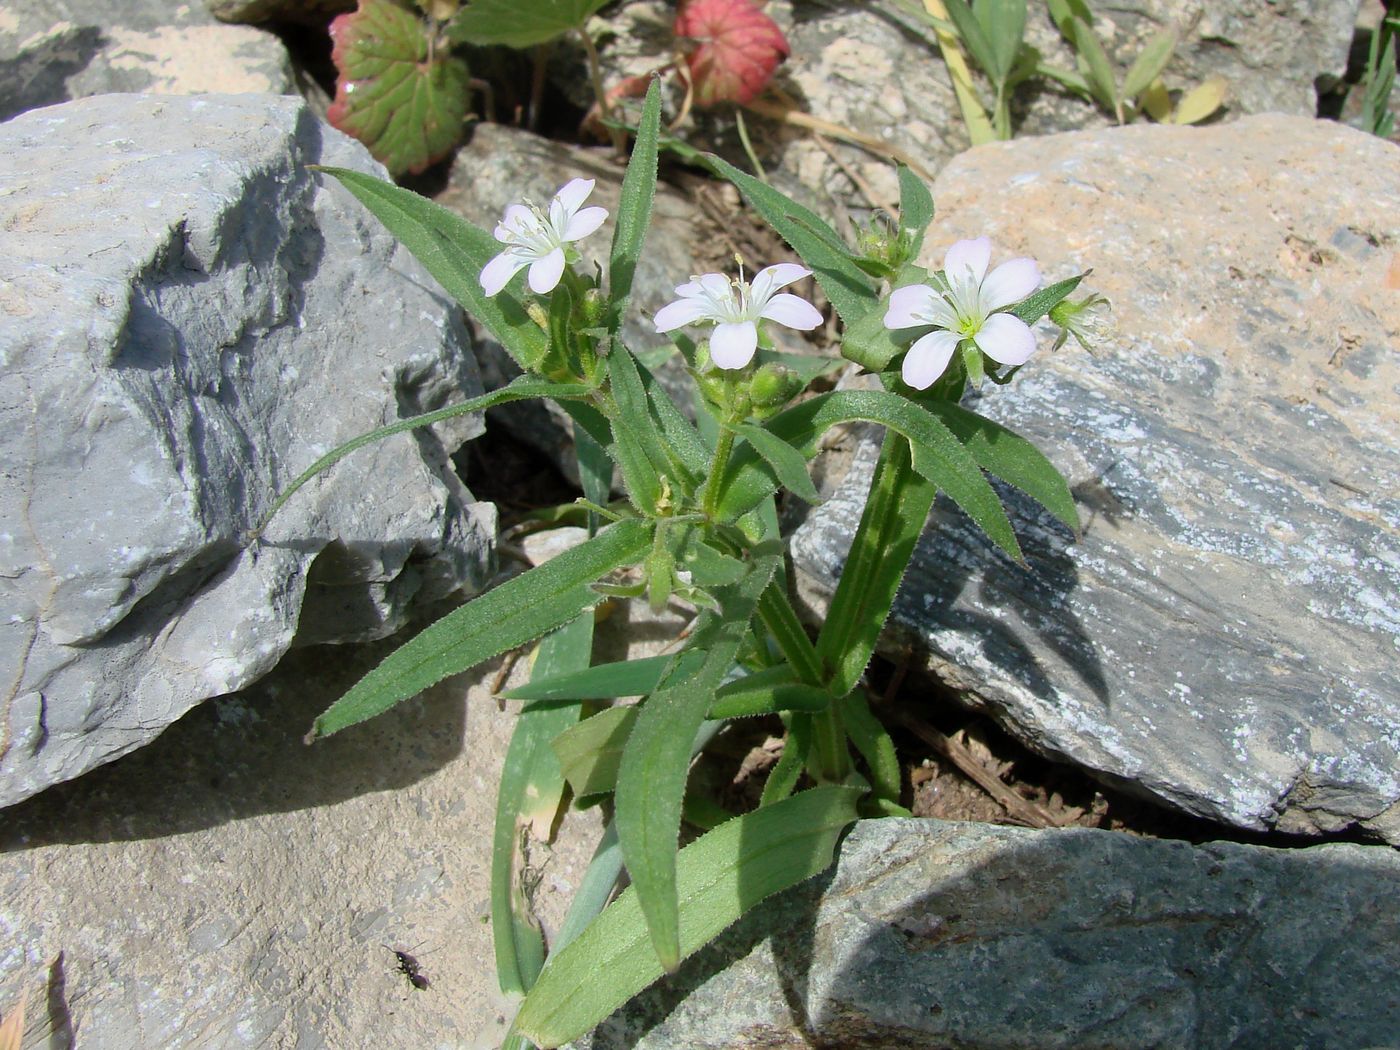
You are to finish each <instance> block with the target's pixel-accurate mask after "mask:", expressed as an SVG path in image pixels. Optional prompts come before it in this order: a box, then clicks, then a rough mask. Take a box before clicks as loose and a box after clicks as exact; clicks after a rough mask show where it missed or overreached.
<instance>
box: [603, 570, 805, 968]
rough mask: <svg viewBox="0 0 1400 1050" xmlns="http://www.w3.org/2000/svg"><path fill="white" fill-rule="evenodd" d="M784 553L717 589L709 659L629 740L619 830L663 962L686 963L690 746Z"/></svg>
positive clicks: (643, 718)
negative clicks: (683, 915) (681, 855)
mask: <svg viewBox="0 0 1400 1050" xmlns="http://www.w3.org/2000/svg"><path fill="white" fill-rule="evenodd" d="M777 563H778V556H776V555H766V556H762V557H759V558H758V559H756V560H755V561H754V562H753V565H752V568H751V569H750V572H749V575H748V577H747V578H746V579H744V580H743V581H742V582H740V583H738V584H736V585H734V586H733V587H723V588H716V590H715V597H716V598H717V599H718V601H719V604H720V609H721V612H720V613H719V614H718V615H712V616H707V617H706V618H705V623H704V625H703V626H702V627H701V628H699V629H698V630H697V631H696V632H695V633H694V635H693V647H694V648H696V649H700V650H703V651H704V653H705V660H704V662H703V663H702V664H701V665H700V667H699V668H698V669H697V670H695V671H694V672H693V673H691V674H689V675H685V676H681V675H678V674H674V673H672V674H671V675H669V676H668V677H667V678H666V679H663V681H662V683H661V686H660V688H659V689H658V690H657V691H656V692H655V693H653V694H652V695H651V696H650V697H649V698H647V699H646V700H645V701H644V702H643V704H642V709H641V715H640V716H639V717H638V719H637V724H636V726H634V727H633V729H632V735H631V736H630V737H629V739H628V742H627V751H626V753H625V754H624V755H623V758H622V766H621V768H620V769H619V770H618V777H617V796H616V802H617V828H618V834H619V836H620V838H621V840H622V854H623V856H624V857H625V858H626V860H627V871H628V873H629V874H630V875H631V877H632V885H633V887H634V888H635V889H636V891H637V896H638V899H639V901H640V906H641V909H642V912H643V914H645V916H646V920H647V927H648V929H649V930H650V933H651V943H652V949H653V951H654V952H655V955H656V958H657V959H658V960H659V961H660V963H661V965H662V967H663V968H664V969H665V970H667V971H668V972H669V971H673V970H675V968H676V967H677V966H678V965H679V964H680V959H681V949H680V940H679V937H680V934H679V926H678V922H679V918H678V913H677V896H676V842H677V838H678V836H679V834H680V824H681V803H682V800H683V798H684V795H685V782H686V777H687V774H688V772H689V758H690V743H691V739H692V738H693V737H694V735H695V733H696V731H697V730H698V729H699V728H700V724H701V722H703V721H704V718H705V713H706V712H707V711H708V710H709V706H710V703H711V702H712V700H713V699H714V692H715V690H716V689H717V688H718V687H719V685H720V683H721V682H722V681H723V679H724V676H725V675H726V674H727V673H728V672H729V669H730V667H731V666H733V663H734V657H735V655H736V654H737V653H738V651H739V644H740V642H741V641H742V640H743V637H744V634H745V633H746V632H747V631H748V629H749V620H750V619H752V617H753V614H754V610H755V609H756V608H757V606H758V599H759V597H760V595H762V593H763V591H764V589H765V588H766V587H767V586H768V583H769V581H770V580H771V579H772V578H773V572H774V570H775V569H776V568H777Z"/></svg>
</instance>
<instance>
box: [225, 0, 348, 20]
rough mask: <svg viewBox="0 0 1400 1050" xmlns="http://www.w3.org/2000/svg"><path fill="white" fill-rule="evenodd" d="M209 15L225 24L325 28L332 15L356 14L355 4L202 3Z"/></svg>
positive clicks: (344, 0) (299, 0) (281, 0)
mask: <svg viewBox="0 0 1400 1050" xmlns="http://www.w3.org/2000/svg"><path fill="white" fill-rule="evenodd" d="M204 2H205V6H206V7H207V8H208V9H209V13H210V14H212V15H213V16H214V17H215V18H217V19H219V20H221V21H224V22H250V23H257V22H302V23H306V24H309V25H325V24H326V23H327V22H329V21H330V20H331V18H333V17H334V16H335V15H338V14H340V13H342V12H344V11H353V10H355V0H204Z"/></svg>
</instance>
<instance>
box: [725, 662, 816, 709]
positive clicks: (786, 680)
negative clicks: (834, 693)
mask: <svg viewBox="0 0 1400 1050" xmlns="http://www.w3.org/2000/svg"><path fill="white" fill-rule="evenodd" d="M830 706H831V694H830V693H828V692H827V691H826V690H825V689H822V688H820V687H819V686H814V685H806V684H804V683H802V682H799V681H798V680H797V678H796V677H795V673H794V672H793V669H792V667H791V666H790V665H788V664H781V665H779V666H778V667H766V668H764V669H763V670H762V671H755V672H754V673H753V674H748V675H745V676H744V677H742V678H736V679H735V680H734V681H732V682H729V683H726V684H725V685H723V686H721V687H720V689H719V691H718V692H716V693H715V700H714V703H713V704H711V705H710V712H709V715H708V717H709V718H714V719H720V718H748V717H751V716H753V715H770V714H777V713H778V712H781V711H808V712H819V711H825V710H826V709H827V708H828V707H830Z"/></svg>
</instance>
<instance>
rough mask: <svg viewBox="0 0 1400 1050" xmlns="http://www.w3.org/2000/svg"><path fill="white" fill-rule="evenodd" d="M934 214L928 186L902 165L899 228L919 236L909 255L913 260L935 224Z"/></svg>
mask: <svg viewBox="0 0 1400 1050" xmlns="http://www.w3.org/2000/svg"><path fill="white" fill-rule="evenodd" d="M933 213H934V207H933V194H931V193H930V192H929V189H928V186H927V185H925V183H924V180H923V179H921V178H919V176H917V175H915V174H914V172H913V171H912V170H910V169H909V168H907V167H905V166H904V165H903V164H901V165H900V166H899V226H900V229H904V230H912V231H914V232H915V233H917V234H918V235H919V236H918V241H917V242H916V243H915V245H914V249H913V251H911V252H910V254H909V257H910V258H911V259H912V258H913V257H914V256H916V255H917V254H918V253H919V245H920V244H921V243H922V242H923V233H924V231H925V230H927V229H928V224H929V223H931V222H933Z"/></svg>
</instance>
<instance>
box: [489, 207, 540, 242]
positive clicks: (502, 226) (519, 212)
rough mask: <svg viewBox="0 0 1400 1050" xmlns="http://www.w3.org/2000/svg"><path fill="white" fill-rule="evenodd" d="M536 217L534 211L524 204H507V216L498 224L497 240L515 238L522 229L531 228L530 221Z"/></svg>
mask: <svg viewBox="0 0 1400 1050" xmlns="http://www.w3.org/2000/svg"><path fill="white" fill-rule="evenodd" d="M534 218H535V216H534V213H533V212H531V211H530V209H529V208H527V207H525V205H523V204H510V205H507V206H506V213H505V216H504V217H503V218H502V219H501V221H500V222H499V223H498V224H497V226H496V233H495V237H496V240H498V241H511V240H514V239H515V236H516V235H518V234H519V233H520V232H521V230H528V229H529V228H530V223H532V222H533V221H534Z"/></svg>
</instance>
